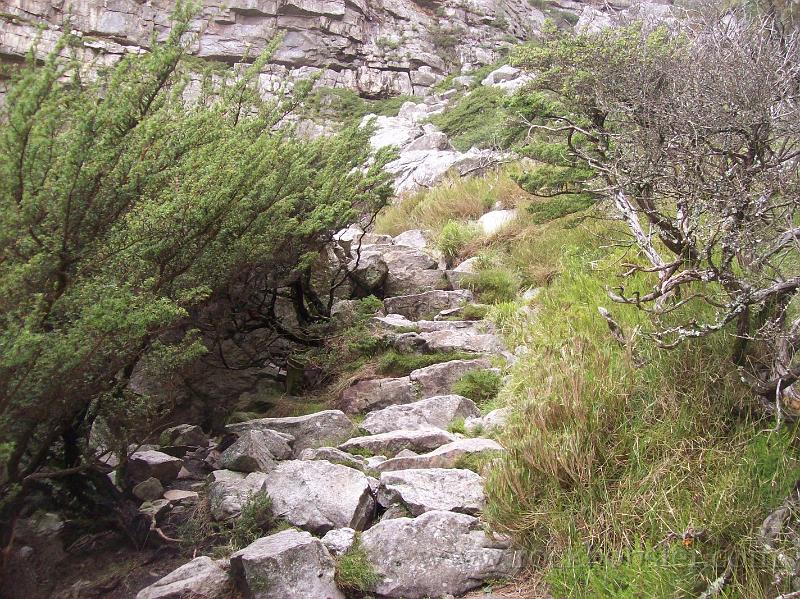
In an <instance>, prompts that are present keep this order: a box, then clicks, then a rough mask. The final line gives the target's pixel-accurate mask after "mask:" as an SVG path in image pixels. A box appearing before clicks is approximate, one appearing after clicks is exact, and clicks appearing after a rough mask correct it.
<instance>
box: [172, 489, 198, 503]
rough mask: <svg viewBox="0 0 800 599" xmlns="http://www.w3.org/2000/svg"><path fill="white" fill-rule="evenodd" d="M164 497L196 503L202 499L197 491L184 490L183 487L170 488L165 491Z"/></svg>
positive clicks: (175, 501) (176, 501)
mask: <svg viewBox="0 0 800 599" xmlns="http://www.w3.org/2000/svg"><path fill="white" fill-rule="evenodd" d="M164 499H168V500H169V501H172V502H174V503H195V502H197V500H198V499H200V495H199V494H198V493H197V491H184V490H183V489H170V490H169V491H164Z"/></svg>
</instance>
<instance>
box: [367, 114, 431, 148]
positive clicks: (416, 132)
mask: <svg viewBox="0 0 800 599" xmlns="http://www.w3.org/2000/svg"><path fill="white" fill-rule="evenodd" d="M369 120H372V121H373V123H374V126H375V132H374V133H373V134H372V137H370V139H369V143H370V145H371V146H372V149H373V150H379V149H381V148H385V147H387V146H398V147H401V148H402V147H403V146H406V145H408V144H409V143H411V142H412V141H413V140H415V139H416V138H418V137H419V136H420V135H422V127H420V126H419V125H418V124H416V123H414V122H412V121H410V120H408V119H405V118H400V117H390V116H378V117H376V116H374V115H367V116H366V117H364V123H366V122H368V121H369Z"/></svg>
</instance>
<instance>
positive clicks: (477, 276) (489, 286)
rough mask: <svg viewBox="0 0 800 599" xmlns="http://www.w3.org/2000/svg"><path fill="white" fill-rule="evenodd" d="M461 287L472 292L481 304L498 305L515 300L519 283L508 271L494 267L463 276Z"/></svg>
mask: <svg viewBox="0 0 800 599" xmlns="http://www.w3.org/2000/svg"><path fill="white" fill-rule="evenodd" d="M461 286H462V287H464V288H466V289H469V290H471V291H474V292H475V293H476V294H477V296H478V299H480V301H481V302H483V303H486V304H498V303H500V302H509V301H511V300H513V299H514V298H516V296H517V292H518V291H519V287H520V283H519V279H518V278H517V277H516V276H515V275H514V273H512V272H511V271H510V270H508V269H506V268H500V267H495V268H488V269H486V270H479V271H478V272H476V273H474V274H469V275H465V276H464V277H463V278H462V279H461Z"/></svg>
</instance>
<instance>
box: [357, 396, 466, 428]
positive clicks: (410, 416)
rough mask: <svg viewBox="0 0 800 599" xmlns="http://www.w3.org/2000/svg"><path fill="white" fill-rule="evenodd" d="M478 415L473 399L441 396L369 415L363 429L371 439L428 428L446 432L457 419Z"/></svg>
mask: <svg viewBox="0 0 800 599" xmlns="http://www.w3.org/2000/svg"><path fill="white" fill-rule="evenodd" d="M479 415H480V410H479V409H478V406H476V405H475V402H474V401H472V400H471V399H467V398H466V397H462V396H460V395H438V396H434V397H429V398H428V399H423V400H420V401H415V402H413V403H409V404H405V405H396V406H389V407H386V408H383V409H382V410H376V411H374V412H370V413H369V414H367V417H366V418H364V422H362V423H361V428H362V429H364V430H365V431H367V432H368V433H370V434H372V435H375V434H378V433H386V432H389V431H395V430H400V429H415V428H421V427H429V426H433V427H438V428H441V429H446V428H447V425H449V424H450V423H451V422H453V420H455V419H457V418H464V419H467V418H470V417H476V416H479Z"/></svg>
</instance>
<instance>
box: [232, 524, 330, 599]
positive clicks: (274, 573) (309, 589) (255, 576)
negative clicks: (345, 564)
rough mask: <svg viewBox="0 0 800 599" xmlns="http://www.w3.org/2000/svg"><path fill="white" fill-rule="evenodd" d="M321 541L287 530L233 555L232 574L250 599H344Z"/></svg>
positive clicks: (254, 543)
mask: <svg viewBox="0 0 800 599" xmlns="http://www.w3.org/2000/svg"><path fill="white" fill-rule="evenodd" d="M335 572H336V564H335V562H334V560H333V558H332V557H331V555H330V553H328V550H327V549H326V548H325V545H323V544H322V541H320V540H319V539H315V538H314V537H312V536H311V535H310V534H309V533H307V532H304V531H298V530H284V531H283V532H279V533H277V534H274V535H270V536H268V537H263V538H261V539H258V540H257V541H255V542H253V543H251V544H250V545H248V546H247V547H245V548H244V549H242V550H241V551H237V552H236V553H234V554H233V555H231V574H232V576H233V577H234V579H235V580H236V582H237V586H239V588H240V589H241V590H242V591H244V594H245V596H246V597H248V599H278V598H280V599H345V596H344V594H343V593H342V592H341V591H339V589H337V588H336V583H335V582H334V576H335Z"/></svg>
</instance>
